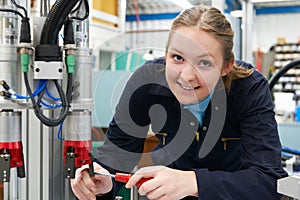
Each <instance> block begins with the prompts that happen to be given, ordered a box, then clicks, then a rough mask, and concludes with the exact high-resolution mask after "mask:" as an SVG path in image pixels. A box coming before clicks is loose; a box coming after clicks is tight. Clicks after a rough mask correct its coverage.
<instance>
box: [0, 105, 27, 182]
mask: <svg viewBox="0 0 300 200" xmlns="http://www.w3.org/2000/svg"><path fill="white" fill-rule="evenodd" d="M14 167H17V175H18V177H20V178H23V177H25V170H24V159H23V145H22V142H21V112H14V111H12V110H10V111H1V112H0V181H2V182H9V180H10V169H11V168H14Z"/></svg>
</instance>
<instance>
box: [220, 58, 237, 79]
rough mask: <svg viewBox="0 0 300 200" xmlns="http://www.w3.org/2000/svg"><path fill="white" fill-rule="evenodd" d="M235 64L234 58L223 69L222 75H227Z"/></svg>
mask: <svg viewBox="0 0 300 200" xmlns="http://www.w3.org/2000/svg"><path fill="white" fill-rule="evenodd" d="M233 65H234V60H233V59H232V60H231V61H230V62H228V63H227V64H226V65H225V66H224V68H223V69H222V72H221V76H226V75H227V74H228V73H229V72H230V71H231V70H232V68H233Z"/></svg>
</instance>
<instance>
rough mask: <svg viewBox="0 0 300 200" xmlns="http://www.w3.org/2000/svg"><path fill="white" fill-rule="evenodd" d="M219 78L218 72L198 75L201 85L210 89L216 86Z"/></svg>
mask: <svg viewBox="0 0 300 200" xmlns="http://www.w3.org/2000/svg"><path fill="white" fill-rule="evenodd" d="M220 77H221V76H220V72H218V71H217V70H215V71H209V72H202V73H200V74H199V76H198V80H199V82H200V83H201V84H202V85H206V86H207V87H208V88H210V89H212V88H214V86H215V85H216V84H217V82H218V80H219V78H220Z"/></svg>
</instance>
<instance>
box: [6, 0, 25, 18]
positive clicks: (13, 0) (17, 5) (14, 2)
mask: <svg viewBox="0 0 300 200" xmlns="http://www.w3.org/2000/svg"><path fill="white" fill-rule="evenodd" d="M10 1H11V2H12V3H13V4H14V5H15V6H16V7H17V8H20V9H22V10H23V11H24V14H25V17H27V16H28V15H27V10H26V9H25V8H24V7H23V6H20V5H19V4H17V3H16V1H15V0H10Z"/></svg>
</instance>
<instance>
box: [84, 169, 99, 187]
mask: <svg viewBox="0 0 300 200" xmlns="http://www.w3.org/2000/svg"><path fill="white" fill-rule="evenodd" d="M81 178H82V180H83V182H84V185H85V186H86V187H87V188H88V189H89V190H90V191H92V192H95V191H96V185H95V183H94V181H93V179H92V177H91V176H90V174H89V172H88V171H87V170H84V171H82V173H81Z"/></svg>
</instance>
